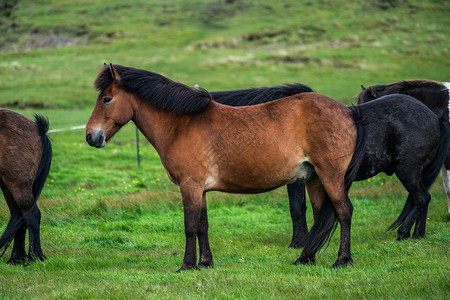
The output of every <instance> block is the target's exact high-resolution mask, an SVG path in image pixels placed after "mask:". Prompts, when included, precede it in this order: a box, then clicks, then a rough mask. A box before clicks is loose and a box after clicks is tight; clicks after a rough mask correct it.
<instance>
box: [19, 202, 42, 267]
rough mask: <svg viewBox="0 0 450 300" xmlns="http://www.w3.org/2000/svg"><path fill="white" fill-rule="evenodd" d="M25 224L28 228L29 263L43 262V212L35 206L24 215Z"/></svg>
mask: <svg viewBox="0 0 450 300" xmlns="http://www.w3.org/2000/svg"><path fill="white" fill-rule="evenodd" d="M23 218H24V220H25V224H26V226H27V228H28V240H29V247H28V262H29V263H31V262H33V261H35V260H41V261H43V260H44V259H45V256H44V255H43V254H42V248H41V238H40V226H41V211H40V210H39V208H38V207H37V205H36V204H34V205H33V206H32V207H31V209H29V210H28V211H26V212H24V213H23Z"/></svg>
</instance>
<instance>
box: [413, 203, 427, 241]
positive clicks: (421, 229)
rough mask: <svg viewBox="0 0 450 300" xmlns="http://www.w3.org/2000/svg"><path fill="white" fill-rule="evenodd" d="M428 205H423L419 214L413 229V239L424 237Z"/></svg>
mask: <svg viewBox="0 0 450 300" xmlns="http://www.w3.org/2000/svg"><path fill="white" fill-rule="evenodd" d="M427 214H428V203H427V204H426V205H425V207H424V209H423V212H422V213H421V214H420V216H419V218H418V219H417V221H416V226H415V227H414V233H413V238H415V239H420V238H423V237H424V236H425V228H426V225H427Z"/></svg>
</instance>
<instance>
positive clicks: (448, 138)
mask: <svg viewBox="0 0 450 300" xmlns="http://www.w3.org/2000/svg"><path fill="white" fill-rule="evenodd" d="M439 122H440V129H441V138H440V140H439V145H438V146H437V151H436V155H435V157H434V160H432V161H431V162H430V163H429V164H428V165H427V166H426V167H425V169H424V170H423V172H422V182H423V185H424V186H425V188H426V189H427V190H428V189H430V187H431V185H432V184H433V182H434V181H435V180H436V178H437V176H438V175H439V172H440V170H441V168H442V165H443V164H444V162H445V159H446V158H447V151H448V145H449V142H450V131H449V129H448V125H447V124H448V123H447V118H446V117H445V116H444V114H443V113H442V112H441V113H440V117H439ZM412 206H413V202H412V200H411V198H410V197H408V199H407V200H406V203H405V206H404V207H403V209H402V212H401V213H400V215H399V216H398V218H397V219H396V220H395V221H394V223H392V224H391V226H389V227H388V229H387V230H386V231H389V230H392V229H396V228H398V227H400V226H401V225H402V224H403V222H405V220H406V217H407V216H408V214H409V212H410V211H411V209H412Z"/></svg>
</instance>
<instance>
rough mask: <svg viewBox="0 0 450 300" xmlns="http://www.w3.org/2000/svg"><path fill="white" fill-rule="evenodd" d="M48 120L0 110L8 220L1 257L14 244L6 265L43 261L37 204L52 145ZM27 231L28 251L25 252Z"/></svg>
mask: <svg viewBox="0 0 450 300" xmlns="http://www.w3.org/2000/svg"><path fill="white" fill-rule="evenodd" d="M47 130H48V120H47V119H45V118H44V117H42V116H40V115H35V122H33V121H31V120H29V119H27V118H25V117H24V116H22V115H20V114H18V113H15V112H13V111H10V110H7V109H0V188H1V189H2V191H3V195H4V196H5V199H6V203H7V204H8V207H9V210H10V212H11V218H10V219H9V222H8V225H7V226H6V228H5V231H4V232H3V234H2V236H1V237H0V250H1V249H2V248H3V249H4V250H3V252H2V253H1V254H0V257H1V256H2V255H3V254H4V253H5V251H6V249H7V248H8V246H9V244H10V243H11V242H12V241H13V240H14V246H13V250H12V254H11V258H10V259H9V260H8V263H11V264H18V263H31V262H32V261H34V260H44V258H45V256H44V255H43V254H42V249H41V241H40V234H39V230H40V222H41V212H40V210H39V208H38V207H37V203H36V202H37V200H38V198H39V195H40V194H41V191H42V187H43V186H44V183H45V180H46V179H47V175H48V173H49V171H50V165H51V159H52V145H51V143H50V140H49V139H48V137H47V135H46V132H47ZM26 230H28V238H29V251H28V255H27V253H26V252H25V233H26Z"/></svg>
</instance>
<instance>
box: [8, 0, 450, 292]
mask: <svg viewBox="0 0 450 300" xmlns="http://www.w3.org/2000/svg"><path fill="white" fill-rule="evenodd" d="M449 4H450V2H449V1H413V0H409V1H407V0H389V1H387V0H378V1H376V0H374V1H340V0H337V1H328V0H319V1H298V0H297V1H294V0H282V1H256V0H248V1H246V0H234V1H233V0H211V1H207V0H202V1H200V0H199V1H188V0H175V1H162V0H161V1H159V0H153V1H115V0H113V1H98V0H90V1H85V0H73V1H51V0H39V1H31V0H4V1H1V2H0V32H1V34H0V107H9V108H11V109H14V110H16V111H18V112H20V113H22V114H24V115H25V116H27V117H32V114H33V112H35V111H36V112H39V113H42V114H44V115H46V116H48V117H49V119H50V123H51V128H50V129H55V128H69V127H71V126H76V125H81V124H85V123H86V121H87V119H88V118H89V115H90V113H91V111H92V108H93V106H94V102H95V99H96V96H97V95H96V91H95V90H94V89H93V87H92V82H93V80H94V78H95V76H96V74H97V72H98V70H99V69H100V68H101V66H102V65H103V62H112V63H115V64H123V65H129V66H134V67H138V68H144V69H148V70H151V71H154V72H157V73H161V74H164V75H166V76H168V77H169V78H171V79H173V80H175V81H180V82H183V83H185V84H188V85H194V84H198V85H200V86H202V87H204V88H206V89H208V90H211V91H214V90H226V89H237V88H247V87H256V86H270V85H279V84H283V83H291V82H302V83H304V84H307V85H310V86H311V87H312V88H313V89H315V90H316V91H318V92H321V93H323V94H325V95H328V96H330V97H332V98H335V99H337V100H339V101H341V102H343V103H345V104H349V103H351V102H352V100H353V98H352V97H353V96H354V95H355V94H357V93H358V92H359V90H360V85H361V84H364V85H370V84H380V83H389V82H392V81H396V80H403V79H410V78H426V79H434V80H438V81H448V80H450V77H449V73H448V71H449V63H448V59H447V57H448V54H449V37H450V19H449V18H448V15H449V13H450V5H449ZM49 136H50V137H51V139H52V142H53V150H54V158H53V165H52V169H51V172H50V175H49V178H48V180H47V183H46V186H45V188H44V190H43V193H42V195H41V198H40V200H39V207H40V208H41V211H42V245H43V251H44V254H45V255H46V256H47V257H48V259H47V260H46V261H44V262H42V263H35V264H33V265H31V266H29V267H23V266H10V265H7V264H6V261H7V260H8V259H9V255H10V251H11V249H8V250H7V251H6V253H5V255H4V256H3V257H2V258H1V259H0V298H75V299H79V298H101V299H104V298H133V299H134V298H157V299H161V298H172V299H173V298H196V299H197V298H264V299H265V298H277V299H278V298H294V297H296V298H298V297H300V298H333V299H341V298H349V297H356V298H421V299H424V298H425V299H426V298H430V299H445V298H448V295H449V292H450V285H449V282H450V280H449V274H450V273H449V268H448V266H449V265H450V258H449V255H448V252H449V240H450V227H449V221H450V219H449V215H448V214H447V198H446V196H445V193H444V191H443V188H442V184H441V182H440V180H441V179H440V178H438V182H437V183H436V184H435V185H434V186H433V187H432V190H431V194H432V201H431V203H430V208H429V213H428V217H429V219H428V221H427V236H426V238H424V239H421V240H407V241H405V242H402V243H398V242H395V237H396V233H395V232H387V233H386V232H385V230H386V228H387V227H388V226H389V225H390V224H391V223H392V222H393V221H394V220H395V218H396V217H397V216H398V213H399V212H400V211H401V209H402V207H403V204H404V201H405V199H406V197H407V194H406V191H405V190H404V188H403V187H402V186H401V184H400V183H399V182H398V180H397V179H396V178H395V177H394V178H391V177H387V176H386V175H377V176H376V177H375V178H372V179H370V180H366V181H364V182H357V183H355V184H354V185H353V187H352V191H351V194H350V197H351V199H352V202H353V205H354V217H353V223H352V253H353V256H354V260H355V266H354V267H349V268H344V269H340V270H332V269H331V268H330V266H331V264H332V263H333V262H334V260H335V259H336V255H337V251H338V248H339V244H338V241H339V239H338V235H336V236H334V237H333V239H332V241H331V244H330V246H329V247H328V249H327V250H326V251H321V252H320V253H319V254H318V256H317V264H316V265H315V266H293V265H292V264H291V262H293V261H294V260H296V259H297V258H298V256H299V255H300V251H299V250H295V249H288V248H287V245H288V244H289V241H290V235H291V231H292V229H291V221H290V217H289V208H288V201H287V193H286V191H285V188H284V187H282V188H280V189H277V190H275V191H273V192H270V193H264V194H258V195H232V194H231V195H230V194H224V193H208V214H209V223H210V241H211V248H212V251H213V255H214V261H215V268H214V269H204V270H201V271H200V272H197V271H192V272H184V273H182V274H176V273H175V272H174V271H175V270H176V269H178V268H179V267H180V266H181V262H182V259H183V251H184V241H185V240H184V227H183V210H182V203H181V200H180V194H179V191H178V189H177V187H176V186H174V185H173V184H171V183H170V181H169V179H168V178H167V176H166V173H165V171H164V169H163V167H162V165H161V162H160V160H159V157H158V155H157V153H156V151H155V150H154V149H153V148H152V147H151V146H150V145H149V144H148V142H146V141H144V140H143V137H142V136H141V143H142V147H141V155H142V166H141V168H137V166H136V148H135V129H134V126H133V125H132V124H129V125H127V126H125V127H124V128H123V129H122V130H121V131H120V132H119V133H118V134H117V135H116V136H115V138H114V139H113V141H112V142H111V143H110V144H109V145H108V147H106V148H104V149H94V148H91V147H89V146H87V144H86V142H85V140H84V132H83V130H73V131H64V132H55V133H50V134H49ZM0 151H1V150H0ZM307 217H308V222H309V225H311V224H312V213H311V207H310V206H309V203H308V216H307ZM8 219H9V210H8V207H7V205H6V203H5V201H3V200H1V201H0V228H1V229H2V230H3V228H4V227H5V226H6V224H7V222H8Z"/></svg>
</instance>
